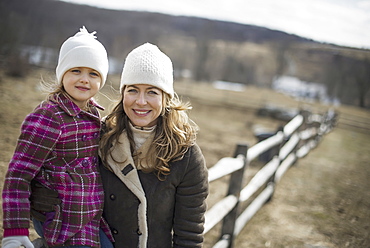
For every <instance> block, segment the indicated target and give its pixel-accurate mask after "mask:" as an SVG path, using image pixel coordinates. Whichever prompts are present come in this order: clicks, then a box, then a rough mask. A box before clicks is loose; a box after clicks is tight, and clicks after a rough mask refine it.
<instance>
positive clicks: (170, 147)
mask: <svg viewBox="0 0 370 248" xmlns="http://www.w3.org/2000/svg"><path fill="white" fill-rule="evenodd" d="M123 90H124V89H123ZM123 90H122V92H123ZM163 96H164V97H163V109H162V112H161V115H160V116H159V117H158V122H157V127H156V129H155V130H156V131H155V135H154V140H153V143H154V145H153V146H150V149H149V151H148V154H147V155H146V160H147V162H148V163H149V164H150V165H152V168H153V169H154V171H155V173H156V174H157V177H158V179H160V180H163V179H164V178H165V176H166V175H168V174H169V173H170V171H171V168H170V162H173V161H177V160H180V159H182V158H183V156H184V154H185V153H186V152H187V150H188V149H189V147H190V146H192V145H194V143H195V140H196V134H197V132H198V126H197V125H196V124H195V123H194V122H193V121H192V120H191V119H190V118H189V116H188V114H187V111H188V110H189V109H191V106H190V103H189V102H186V103H185V102H182V101H181V100H180V99H179V97H178V96H177V94H176V93H175V95H174V97H172V98H171V97H170V96H169V95H167V94H166V93H163ZM128 127H129V119H128V117H127V115H126V113H125V111H124V109H123V94H121V99H120V101H119V103H118V104H117V105H116V106H115V107H114V108H113V110H112V112H111V113H110V114H109V115H108V116H107V117H106V119H105V124H104V125H103V135H102V138H101V141H100V151H101V159H102V161H103V163H104V165H105V166H106V167H108V166H107V158H108V156H110V149H111V147H112V144H113V142H117V143H116V144H119V143H118V138H119V136H120V135H121V133H122V132H123V131H124V130H125V131H126V132H127V137H128V139H129V141H130V149H131V152H132V154H133V157H134V156H135V154H134V147H135V143H134V138H133V133H132V131H131V130H130V128H128ZM116 162H119V161H116ZM144 170H145V169H144Z"/></svg>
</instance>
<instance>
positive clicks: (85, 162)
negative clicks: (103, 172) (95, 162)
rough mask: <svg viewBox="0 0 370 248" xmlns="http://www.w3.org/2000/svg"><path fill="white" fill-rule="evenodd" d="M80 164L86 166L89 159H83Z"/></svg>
mask: <svg viewBox="0 0 370 248" xmlns="http://www.w3.org/2000/svg"><path fill="white" fill-rule="evenodd" d="M82 165H83V166H84V167H87V166H88V165H89V161H88V160H87V159H84V160H83V161H82Z"/></svg>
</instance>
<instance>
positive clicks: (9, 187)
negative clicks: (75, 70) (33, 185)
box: [3, 94, 111, 247]
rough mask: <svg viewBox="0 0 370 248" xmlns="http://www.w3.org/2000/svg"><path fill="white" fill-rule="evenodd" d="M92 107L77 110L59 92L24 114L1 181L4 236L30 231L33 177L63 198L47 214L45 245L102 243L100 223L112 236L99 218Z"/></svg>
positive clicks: (99, 185) (100, 191)
mask: <svg viewBox="0 0 370 248" xmlns="http://www.w3.org/2000/svg"><path fill="white" fill-rule="evenodd" d="M95 106H96V107H98V106H97V105H96V104H95V105H94V108H93V110H92V112H93V113H88V112H85V111H81V110H80V109H79V108H78V107H77V105H75V104H74V103H73V102H72V101H71V100H70V99H68V98H67V97H65V96H64V95H62V94H61V95H59V96H57V97H56V99H55V100H49V101H44V102H42V103H41V104H40V105H39V106H37V107H36V109H35V110H34V111H33V112H32V113H31V114H29V115H28V116H27V117H26V119H25V120H24V122H23V124H22V128H21V135H20V137H19V139H18V144H17V147H16V149H15V152H14V155H13V158H12V159H11V161H10V164H9V169H8V172H7V174H6V178H5V182H4V189H3V213H4V216H3V221H4V223H3V228H4V237H6V236H13V235H28V228H29V227H30V202H29V200H28V199H29V196H30V182H31V180H32V179H35V180H36V181H38V182H39V183H41V184H42V185H44V186H45V187H47V188H50V189H54V190H56V191H58V193H59V198H61V200H62V204H61V205H60V206H55V214H50V213H49V214H47V215H46V216H47V220H46V221H45V223H44V234H45V238H46V240H47V242H48V244H49V246H58V245H86V246H91V247H100V245H99V228H100V227H102V228H103V230H105V231H106V233H107V234H108V236H109V237H111V235H110V231H109V228H108V226H107V225H106V222H105V221H104V220H103V219H102V210H103V202H104V191H103V186H102V182H101V178H100V173H99V171H98V157H97V156H98V153H97V150H98V142H99V136H100V135H99V132H100V118H99V113H98V111H97V109H96V107H95ZM52 213H53V212H52Z"/></svg>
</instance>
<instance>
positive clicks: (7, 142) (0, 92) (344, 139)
mask: <svg viewBox="0 0 370 248" xmlns="http://www.w3.org/2000/svg"><path fill="white" fill-rule="evenodd" d="M41 77H43V78H44V80H47V81H48V80H50V79H52V77H53V72H52V71H45V70H40V69H35V70H33V71H32V73H31V74H30V76H29V77H27V78H10V77H7V76H6V75H4V73H3V72H0V106H1V107H0V125H1V132H0V174H1V176H0V187H1V188H0V189H1V190H2V187H3V179H4V176H5V173H6V170H7V166H8V162H9V160H10V158H11V156H12V154H13V151H14V147H15V144H16V140H17V138H18V135H19V128H20V125H21V123H22V121H23V119H24V117H25V116H26V115H27V114H28V113H29V112H30V111H32V109H33V108H34V107H35V106H36V105H37V104H39V102H40V101H41V100H43V99H44V98H45V95H43V94H42V93H41V92H40V87H39V81H40V79H41ZM118 82H119V76H117V75H115V76H109V78H108V82H107V85H106V86H105V87H104V89H103V90H102V93H103V94H101V95H99V97H98V101H99V102H100V103H101V104H102V105H103V106H105V107H106V108H107V110H106V111H105V112H104V113H102V115H104V114H106V113H108V112H109V108H110V106H111V105H112V104H111V102H112V99H113V98H114V96H115V95H116V92H115V89H118ZM175 85H176V86H175V88H176V91H177V92H178V93H179V95H181V96H183V98H184V99H188V100H190V101H191V103H192V105H193V110H191V111H190V116H191V117H192V118H193V119H194V120H195V122H197V124H198V125H199V127H200V133H199V135H198V144H199V145H200V147H201V149H202V151H203V153H204V156H205V158H206V161H207V166H208V167H211V166H213V165H214V164H215V163H216V162H217V161H218V160H220V159H221V158H223V157H229V156H232V155H233V153H234V150H235V147H236V144H238V143H246V144H248V145H249V146H252V145H254V144H255V143H256V142H257V139H256V137H255V135H254V133H253V130H254V128H256V127H263V128H265V129H269V130H276V129H277V128H278V127H279V126H280V125H283V124H284V122H282V121H277V120H274V119H271V118H267V117H260V116H257V115H256V111H257V109H258V108H259V107H261V106H265V105H273V106H278V107H284V108H289V109H303V108H304V109H310V110H311V111H313V112H316V113H323V112H325V111H327V110H328V109H329V106H326V105H320V104H318V103H312V102H311V103H310V102H303V101H300V100H297V99H292V98H290V97H288V96H285V95H283V94H280V93H276V92H273V91H271V90H268V89H257V88H254V87H247V88H246V89H245V91H243V92H233V91H223V90H217V89H215V88H213V87H212V86H211V85H210V84H207V83H202V82H198V83H193V82H189V81H179V82H176V83H175ZM336 110H337V111H338V112H339V114H340V119H339V123H338V126H337V127H336V128H335V129H334V130H333V131H332V132H331V133H329V134H327V135H326V136H325V137H324V139H323V140H322V141H321V143H320V144H319V145H318V147H316V148H315V149H314V150H313V151H311V152H310V153H309V154H308V156H306V157H305V158H303V159H301V160H299V161H298V162H297V163H296V164H295V166H294V167H292V168H291V169H289V171H288V172H287V173H286V174H285V175H284V177H283V178H282V180H281V181H280V182H279V184H278V185H277V188H276V191H275V194H274V197H273V200H272V201H271V202H269V203H268V204H266V205H265V206H264V207H263V208H262V209H261V210H260V211H259V212H258V213H257V215H256V216H255V217H254V218H253V219H252V220H251V221H250V223H248V225H247V226H246V227H245V228H244V230H243V231H242V233H241V234H240V236H239V237H238V238H237V240H236V243H235V247H237V248H244V247H307V248H311V247H370V237H369V233H370V217H369V216H370V210H369V206H370V191H369V189H370V181H369V178H370V167H369V166H370V162H369V161H370V152H369V151H370V131H369V128H370V125H369V123H370V112H369V110H363V109H358V108H355V107H351V106H340V107H337V108H336ZM251 170H253V168H251ZM250 173H251V172H250V171H248V170H247V175H248V174H250ZM226 182H227V181H226V179H225V180H219V181H217V182H215V183H212V184H211V188H210V190H211V195H210V197H209V198H208V204H209V206H212V204H214V202H215V201H217V199H219V198H220V197H223V196H224V195H225V194H226V189H227V188H226V187H227V185H226ZM1 220H2V216H1ZM0 227H2V221H1V223H0ZM217 229H219V227H216V230H214V231H211V232H210V233H209V234H207V235H206V242H205V246H204V247H205V248H208V247H212V246H213V244H214V243H215V242H216V239H217V238H218V237H217V235H218V233H217V231H218V230H217ZM31 237H32V238H35V237H36V234H35V233H34V231H33V230H31ZM0 238H2V233H1V234H0Z"/></svg>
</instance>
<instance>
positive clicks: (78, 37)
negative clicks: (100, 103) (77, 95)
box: [56, 26, 109, 88]
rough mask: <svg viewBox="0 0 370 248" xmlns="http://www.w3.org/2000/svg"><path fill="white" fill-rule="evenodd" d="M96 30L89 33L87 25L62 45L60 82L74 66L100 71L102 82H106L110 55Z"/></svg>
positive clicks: (58, 70)
mask: <svg viewBox="0 0 370 248" xmlns="http://www.w3.org/2000/svg"><path fill="white" fill-rule="evenodd" d="M95 34H96V32H95V31H94V32H92V33H89V32H88V31H87V29H86V28H85V26H83V27H82V28H80V32H78V33H76V34H75V35H74V36H72V37H69V38H68V39H67V40H66V41H65V42H64V43H63V44H62V46H61V48H60V52H59V60H58V66H57V68H56V76H57V80H58V82H59V83H61V82H62V78H63V76H64V73H66V71H68V70H69V69H71V68H73V67H89V68H92V69H94V70H96V71H98V72H99V74H100V76H101V78H102V82H101V85H100V88H102V87H103V86H104V84H105V80H106V79H107V74H108V68H109V65H108V55H107V51H106V50H105V47H104V46H103V45H102V44H101V43H100V42H99V41H98V40H97V39H96V36H95Z"/></svg>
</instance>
